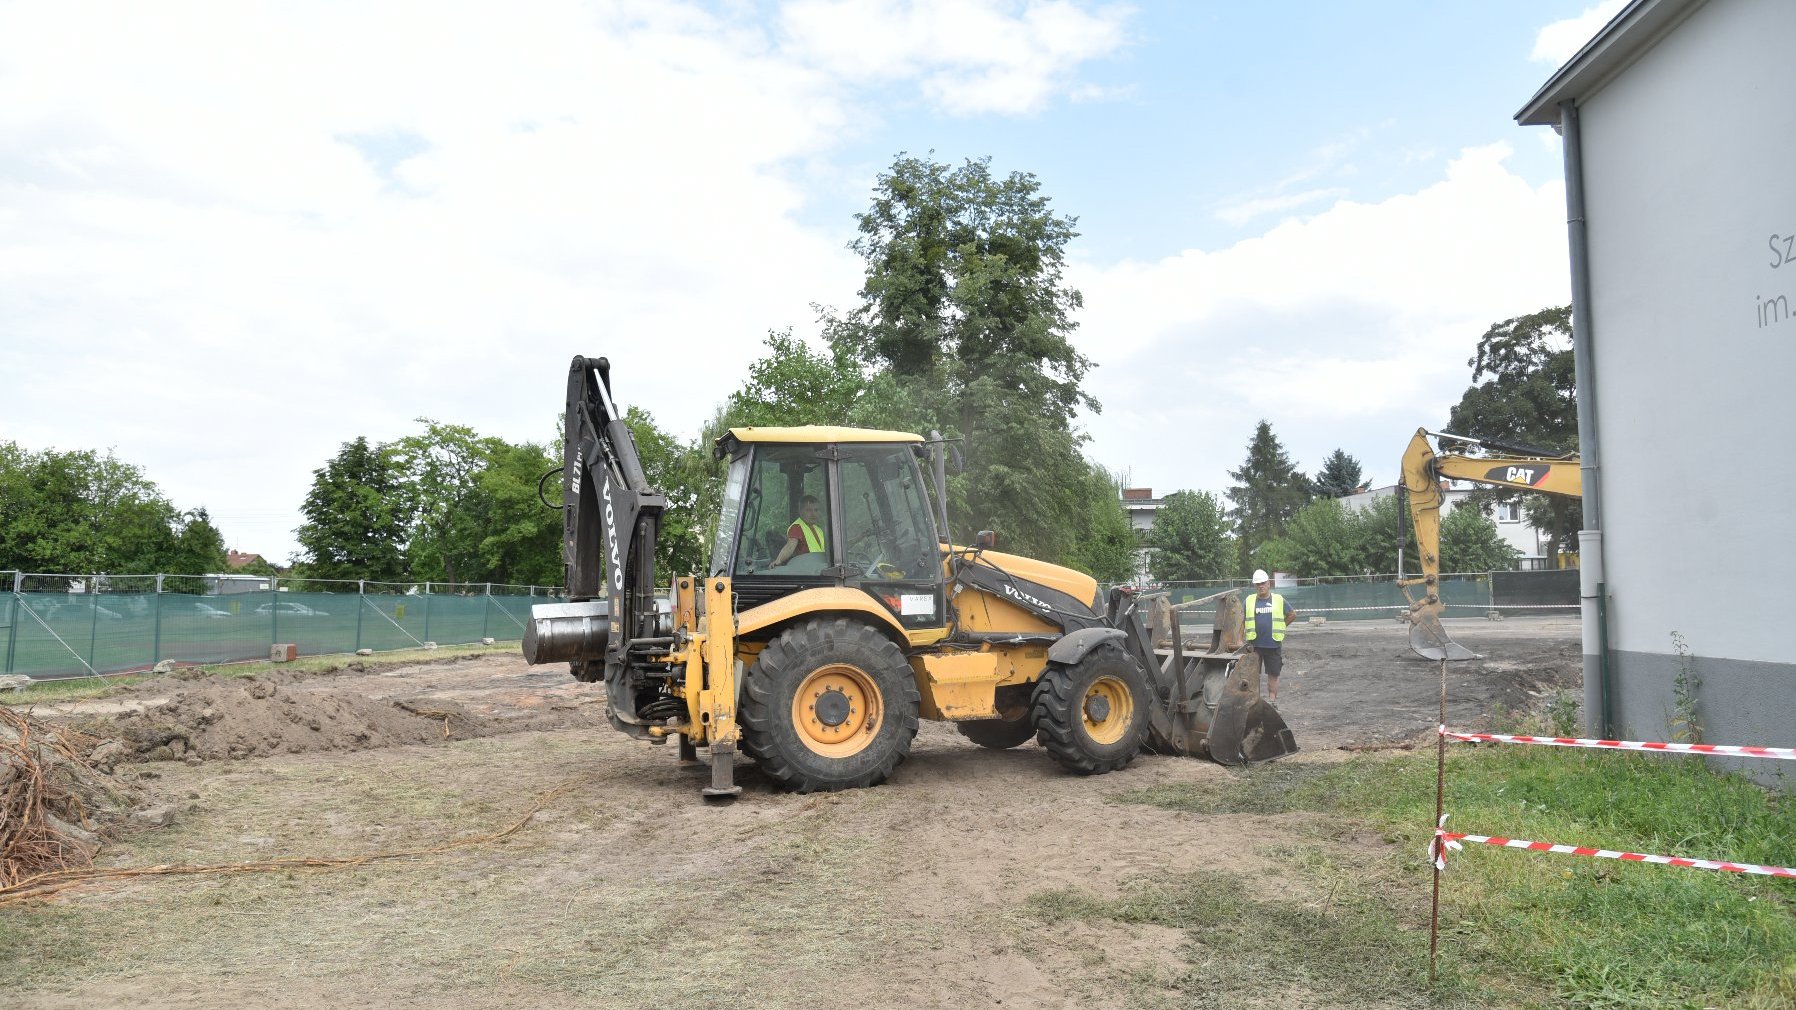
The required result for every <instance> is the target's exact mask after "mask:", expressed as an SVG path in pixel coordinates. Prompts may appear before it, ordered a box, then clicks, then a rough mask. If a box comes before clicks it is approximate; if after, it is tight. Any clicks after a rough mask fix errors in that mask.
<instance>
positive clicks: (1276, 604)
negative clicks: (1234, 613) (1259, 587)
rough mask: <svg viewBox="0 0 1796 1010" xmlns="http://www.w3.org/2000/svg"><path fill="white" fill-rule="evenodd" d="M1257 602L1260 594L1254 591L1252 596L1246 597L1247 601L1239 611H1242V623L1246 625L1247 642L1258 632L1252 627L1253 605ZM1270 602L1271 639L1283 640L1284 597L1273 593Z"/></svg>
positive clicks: (1275, 640)
mask: <svg viewBox="0 0 1796 1010" xmlns="http://www.w3.org/2000/svg"><path fill="white" fill-rule="evenodd" d="M1259 602H1260V594H1259V593H1255V594H1253V595H1252V596H1249V597H1248V598H1247V602H1246V603H1245V604H1243V605H1242V606H1241V611H1242V614H1241V616H1242V618H1243V621H1244V623H1245V624H1246V625H1247V640H1248V641H1249V642H1251V641H1253V640H1254V636H1256V635H1258V634H1259V629H1258V628H1256V627H1254V619H1253V608H1254V605H1255V604H1257V603H1259ZM1271 603H1272V640H1273V641H1274V642H1282V641H1284V640H1285V598H1284V597H1282V596H1280V595H1278V594H1277V593H1273V594H1272V600H1271Z"/></svg>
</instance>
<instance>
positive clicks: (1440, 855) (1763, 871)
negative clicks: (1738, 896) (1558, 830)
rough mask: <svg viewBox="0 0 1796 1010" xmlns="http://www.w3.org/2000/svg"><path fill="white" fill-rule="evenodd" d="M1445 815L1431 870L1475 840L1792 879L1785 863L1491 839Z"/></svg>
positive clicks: (1431, 848) (1793, 872)
mask: <svg viewBox="0 0 1796 1010" xmlns="http://www.w3.org/2000/svg"><path fill="white" fill-rule="evenodd" d="M1446 822H1447V818H1446V817H1445V816H1443V817H1441V824H1442V826H1441V827H1438V828H1436V829H1435V831H1434V840H1433V841H1431V842H1429V843H1428V859H1429V861H1430V862H1432V863H1433V864H1434V867H1435V869H1437V870H1444V869H1446V868H1447V860H1446V852H1447V851H1448V850H1451V849H1458V848H1462V846H1461V845H1460V844H1459V843H1460V841H1461V840H1464V841H1468V842H1477V843H1479V844H1480V845H1497V846H1501V847H1503V848H1506V849H1527V850H1528V851H1530V852H1559V853H1563V854H1565V855H1568V856H1595V857H1596V858H1598V859H1619V860H1622V861H1623V862H1629V863H1658V864H1660V865H1663V866H1682V867H1686V868H1688V869H1693V870H1724V871H1726V872H1728V873H1756V874H1759V875H1761V876H1767V877H1788V878H1791V879H1796V868H1792V867H1788V866H1761V865H1759V864H1757V863H1730V862H1725V861H1722V860H1719V859H1691V858H1688V857H1686V856H1649V855H1647V854H1645V853H1641V852H1617V851H1614V850H1612V849H1592V848H1589V847H1587V846H1583V845H1555V844H1553V843H1551V842H1530V841H1524V840H1523V839H1520V838H1493V837H1491V836H1490V835H1468V834H1465V833H1463V832H1459V831H1448V830H1447V829H1446V827H1445V825H1446Z"/></svg>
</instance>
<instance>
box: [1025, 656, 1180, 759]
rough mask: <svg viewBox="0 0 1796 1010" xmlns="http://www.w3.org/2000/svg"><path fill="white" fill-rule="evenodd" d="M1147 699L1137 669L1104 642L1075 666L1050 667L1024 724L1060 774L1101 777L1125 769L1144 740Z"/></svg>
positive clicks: (1144, 683) (1143, 680)
mask: <svg viewBox="0 0 1796 1010" xmlns="http://www.w3.org/2000/svg"><path fill="white" fill-rule="evenodd" d="M1152 704H1153V694H1152V692H1150V691H1149V690H1148V685H1147V678H1146V677H1145V676H1143V675H1142V672H1141V669H1140V667H1138V666H1137V665H1136V664H1135V661H1134V660H1133V659H1131V658H1129V655H1128V654H1127V653H1126V652H1124V651H1123V650H1122V648H1121V647H1120V646H1118V645H1116V644H1114V643H1110V642H1106V643H1104V644H1103V645H1099V646H1097V647H1096V648H1094V649H1092V650H1091V651H1090V652H1088V653H1086V654H1085V655H1084V657H1083V658H1081V659H1080V660H1079V661H1078V662H1077V663H1073V664H1071V665H1064V664H1060V663H1053V662H1050V663H1049V664H1048V668H1047V670H1046V671H1045V672H1044V673H1043V674H1042V676H1041V679H1040V680H1039V681H1037V682H1036V684H1035V696H1034V700H1033V702H1032V703H1031V705H1030V709H1029V711H1030V718H1031V719H1032V720H1033V722H1034V724H1035V732H1036V739H1038V740H1040V741H1041V745H1042V746H1043V747H1045V748H1046V749H1047V751H1048V753H1049V754H1050V755H1052V756H1053V758H1054V760H1055V761H1057V762H1059V763H1060V766H1061V767H1062V768H1065V769H1066V770H1067V771H1070V772H1072V773H1074V774H1076V775H1102V774H1103V773H1105V772H1113V771H1116V770H1118V769H1120V768H1123V767H1125V766H1127V765H1128V763H1129V762H1130V761H1133V760H1134V759H1135V755H1136V754H1139V753H1140V752H1141V745H1142V741H1143V740H1144V739H1146V737H1147V728H1148V713H1149V707H1150V706H1151V705H1152Z"/></svg>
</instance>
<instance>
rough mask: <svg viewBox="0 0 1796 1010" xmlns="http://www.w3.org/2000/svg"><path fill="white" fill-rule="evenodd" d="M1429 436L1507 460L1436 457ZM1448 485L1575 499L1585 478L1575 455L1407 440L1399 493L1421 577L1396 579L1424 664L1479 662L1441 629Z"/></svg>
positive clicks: (1421, 433)
mask: <svg viewBox="0 0 1796 1010" xmlns="http://www.w3.org/2000/svg"><path fill="white" fill-rule="evenodd" d="M1430 437H1432V438H1434V439H1435V440H1437V441H1438V442H1439V443H1440V444H1441V445H1442V446H1445V445H1446V444H1447V443H1449V442H1452V443H1457V444H1460V445H1464V446H1467V447H1470V448H1472V449H1476V450H1489V451H1491V452H1496V453H1508V454H1510V455H1504V456H1485V455H1473V454H1466V453H1447V452H1441V453H1436V452H1435V449H1434V445H1433V444H1431V443H1430V442H1429V439H1430ZM1447 480H1466V481H1472V482H1474V483H1478V484H1494V485H1497V486H1499V487H1511V488H1516V489H1518V490H1522V491H1541V492H1544V493H1546V494H1556V495H1565V496H1568V497H1572V498H1578V497H1582V496H1583V493H1584V477H1583V472H1582V471H1581V470H1580V469H1579V463H1578V454H1577V453H1564V454H1561V455H1553V454H1551V453H1549V452H1547V451H1546V450H1542V449H1535V448H1533V447H1530V446H1517V445H1505V444H1503V443H1500V442H1493V441H1490V440H1488V439H1476V438H1467V437H1465V436H1463V435H1454V434H1451V433H1448V432H1433V431H1429V430H1428V429H1426V428H1418V429H1416V433H1415V435H1414V436H1412V437H1411V438H1410V440H1409V445H1408V447H1406V448H1405V449H1404V451H1403V490H1404V492H1405V493H1406V494H1407V495H1408V497H1409V514H1410V519H1411V520H1412V521H1413V522H1414V524H1415V528H1416V554H1417V555H1418V558H1419V560H1420V563H1421V566H1422V572H1421V575H1420V576H1418V577H1416V578H1412V579H1406V578H1403V577H1402V576H1401V575H1399V577H1398V579H1397V585H1398V586H1399V587H1401V588H1402V590H1403V598H1404V599H1405V600H1406V601H1408V603H1409V647H1410V648H1411V649H1412V650H1414V652H1415V653H1416V655H1418V656H1421V657H1422V658H1423V659H1433V660H1441V659H1452V660H1458V659H1478V658H1479V656H1478V654H1477V653H1475V652H1473V651H1472V650H1470V649H1468V648H1466V647H1465V646H1463V645H1460V644H1459V643H1458V642H1455V641H1453V639H1452V637H1451V636H1449V635H1448V634H1447V629H1446V628H1445V627H1443V626H1442V625H1441V612H1442V611H1443V610H1445V609H1446V606H1445V604H1443V603H1442V602H1441V597H1440V573H1441V558H1440V552H1441V506H1442V504H1444V503H1445V501H1446V495H1445V494H1443V493H1442V490H1441V483H1442V482H1443V481H1447Z"/></svg>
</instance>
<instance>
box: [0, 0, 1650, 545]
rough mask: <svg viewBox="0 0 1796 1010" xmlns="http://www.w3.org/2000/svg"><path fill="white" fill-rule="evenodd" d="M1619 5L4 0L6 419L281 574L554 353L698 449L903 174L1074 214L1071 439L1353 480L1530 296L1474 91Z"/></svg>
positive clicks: (541, 438)
mask: <svg viewBox="0 0 1796 1010" xmlns="http://www.w3.org/2000/svg"><path fill="white" fill-rule="evenodd" d="M1621 6H1622V3H1621V0H1603V2H1601V3H1597V4H1594V5H1593V4H1592V3H1591V2H1590V0H1511V2H1506V3H1501V4H1487V3H1439V2H1436V0H1429V2H1408V0H1378V2H1367V3H1358V4H1336V3H1327V2H1323V0H1311V2H1290V0H1286V2H1274V0H1268V2H1264V3H1257V4H1240V3H1225V2H1207V0H1206V2H1185V3H1170V2H1167V3H1148V2H1140V3H1114V2H1105V0H1055V2H1015V0H954V2H949V0H915V2H898V0H864V2H846V0H788V2H783V3H776V2H769V0H763V2H751V0H715V2H709V3H699V2H693V3H681V2H673V0H659V2H635V0H617V2H576V0H541V2H534V3H530V4H513V5H499V4H469V5H446V4H439V3H424V2H418V3H399V2H392V3H385V2H383V3H328V2H327V3H309V4H297V5H296V4H254V3H247V2H226V0H217V2H213V3H183V2H178V0H177V2H168V3H159V4H130V3H126V2H123V0H117V2H112V3H82V2H68V0H52V2H41V3H40V2H15V0H0V441H13V442H17V443H19V444H20V445H21V446H23V447H24V448H26V449H29V450H32V451H42V450H47V449H56V450H63V451H67V450H75V449H111V450H112V451H113V452H115V453H116V455H117V456H118V457H119V458H121V459H123V460H125V461H127V462H130V463H133V464H136V465H137V466H139V467H141V468H143V470H144V471H145V472H146V474H147V475H148V476H149V477H150V478H151V479H152V480H153V481H155V482H156V483H157V484H158V485H159V486H160V487H161V489H162V490H163V491H164V493H166V494H167V495H168V497H169V498H170V499H171V500H172V501H173V502H174V503H175V505H176V506H177V507H179V508H182V509H190V508H195V507H202V506H203V507H204V508H206V509H207V510H208V511H209V512H210V514H211V516H212V518H213V520H214V522H215V523H216V524H217V525H218V527H219V528H220V530H221V531H222V532H223V533H224V535H225V539H226V542H227V544H228V545H229V546H231V547H232V548H235V549H240V550H244V551H248V552H254V553H259V554H262V555H264V556H265V557H268V558H269V559H270V560H274V561H276V562H282V561H285V560H287V559H288V558H289V557H290V556H292V555H293V554H294V553H295V551H296V550H297V542H296V540H295V539H294V537H293V529H294V527H296V526H298V525H299V524H300V522H301V521H302V517H301V516H300V514H299V509H300V505H301V503H302V502H303V501H304V498H305V495H306V491H307V489H308V488H309V487H310V484H311V480H312V474H313V471H314V470H316V469H318V468H319V467H322V466H323V465H324V464H325V462H326V461H328V460H329V459H330V458H331V457H332V456H333V455H335V453H336V452H337V451H338V449H339V448H340V447H341V445H342V444H343V443H345V442H348V441H351V440H353V439H355V438H356V437H358V436H366V437H368V438H369V439H370V440H371V441H375V442H381V441H388V440H391V439H395V438H399V437H401V436H403V435H406V434H410V433H413V432H415V431H417V430H419V425H418V423H417V419H418V418H423V417H429V418H433V419H436V420H439V421H445V422H450V423H456V424H463V425H467V426H470V427H472V428H474V429H475V430H476V431H478V432H480V433H481V434H486V435H497V436H500V437H503V438H506V439H509V440H512V441H524V440H530V441H537V442H549V441H551V440H552V439H553V438H554V432H555V420H556V415H557V413H558V412H559V411H560V410H561V408H562V400H563V398H564V387H565V381H566V379H565V376H566V370H567V365H568V361H569V359H570V358H571V357H572V356H573V355H575V354H585V355H605V356H608V357H609V358H611V360H612V362H613V373H612V374H613V385H614V390H615V392H616V394H617V397H618V399H619V400H620V402H621V403H623V404H634V405H637V406H640V407H642V408H644V409H646V410H648V411H649V412H650V413H651V414H653V415H654V417H655V418H656V420H657V421H658V422H659V423H660V424H661V426H662V427H663V428H665V429H667V430H669V431H671V432H673V433H675V434H677V435H679V436H681V437H683V438H693V437H696V436H697V434H698V431H699V427H700V425H701V424H702V423H703V422H704V420H705V419H707V418H708V417H709V416H710V415H711V414H712V413H713V412H714V410H715V408H716V407H717V406H718V405H719V404H720V403H721V402H722V401H723V400H724V398H725V397H726V396H728V394H729V393H730V392H731V391H732V390H733V389H735V388H736V387H737V385H738V383H739V377H740V376H741V375H742V374H743V372H744V369H745V366H746V365H747V364H748V363H749V362H750V361H752V360H754V359H755V358H757V357H759V356H760V355H761V353H762V351H763V350H764V347H763V346H762V340H763V339H764V337H765V335H766V334H767V332H768V331H770V330H776V329H784V328H787V327H790V328H791V329H792V330H793V331H794V332H795V333H796V334H798V335H800V336H802V337H804V338H806V339H810V340H813V341H815V340H816V339H817V333H818V328H817V324H816V316H817V312H816V309H815V306H819V305H821V306H833V307H836V308H842V309H846V308H848V307H851V306H852V305H853V304H854V303H855V301H856V292H857V290H858V289H859V285H860V280H861V264H860V262H859V260H858V259H857V258H856V257H855V255H854V254H853V253H852V252H851V251H850V250H849V249H848V243H849V241H850V240H851V239H852V238H853V237H854V233H855V232H854V229H855V222H854V215H855V214H856V213H857V212H858V211H861V210H863V209H865V208H866V206H867V205H868V202H869V200H870V198H871V193H872V188H873V185H874V180H875V178H876V177H877V175H878V173H879V172H880V171H881V170H882V169H883V168H886V167H888V166H889V165H891V163H892V161H893V159H894V158H895V157H896V156H897V155H898V154H900V153H910V154H914V155H929V154H931V152H933V157H935V158H936V159H937V160H938V161H944V162H949V163H958V162H960V161H962V160H964V159H968V158H980V157H989V158H990V159H991V165H992V168H993V170H994V171H996V172H999V173H1009V172H1013V171H1020V172H1027V173H1031V174H1033V175H1034V176H1035V177H1036V178H1037V179H1038V180H1039V181H1040V183H1041V191H1042V193H1043V194H1044V195H1046V196H1047V197H1049V198H1050V199H1051V201H1052V205H1053V208H1054V209H1055V210H1056V211H1057V212H1059V213H1062V214H1066V215H1070V216H1072V217H1075V218H1076V219H1077V221H1078V231H1079V237H1078V238H1077V239H1075V240H1074V241H1073V243H1072V244H1071V245H1070V247H1069V249H1068V257H1069V268H1068V271H1067V281H1068V283H1070V284H1071V285H1072V286H1074V287H1076V288H1078V289H1079V290H1080V291H1081V292H1082V293H1083V295H1084V307H1083V309H1082V310H1081V311H1080V313H1079V314H1078V316H1077V322H1078V324H1079V328H1078V331H1077V333H1076V334H1075V336H1074V342H1075V344H1076V345H1077V346H1078V348H1079V349H1080V350H1081V351H1082V353H1084V354H1085V355H1087V356H1088V357H1089V358H1090V359H1091V360H1092V361H1093V362H1094V363H1095V364H1096V367H1095V368H1093V369H1092V371H1091V372H1090V374H1089V375H1088V377H1087V388H1088V391H1089V392H1090V393H1091V394H1092V395H1093V396H1094V397H1095V398H1096V399H1097V400H1098V401H1099V403H1100V404H1101V405H1102V410H1101V412H1100V413H1097V414H1093V415H1087V416H1084V417H1082V418H1081V419H1080V423H1081V425H1082V427H1083V429H1084V430H1085V432H1086V433H1087V434H1088V435H1089V441H1088V442H1087V444H1086V451H1087V454H1088V455H1089V456H1090V457H1091V458H1092V459H1093V460H1095V461H1097V462H1099V463H1102V464H1103V465H1105V466H1107V467H1109V468H1111V469H1112V470H1114V471H1119V472H1121V473H1124V474H1126V475H1127V476H1128V478H1129V480H1130V483H1131V484H1132V485H1134V486H1145V487H1152V488H1153V489H1154V490H1155V492H1156V493H1157V494H1164V493H1168V492H1171V491H1174V490H1180V489H1192V490H1208V491H1213V492H1218V493H1220V492H1222V491H1223V490H1224V489H1225V488H1226V487H1227V485H1228V484H1229V478H1228V475H1227V471H1228V470H1230V469H1231V468H1234V467H1237V466H1239V465H1240V463H1241V461H1242V459H1243V458H1244V457H1245V455H1246V447H1247V443H1248V440H1249V438H1250V437H1251V436H1252V434H1253V429H1254V427H1255V425H1256V424H1257V422H1258V421H1260V420H1261V419H1265V420H1267V421H1269V422H1271V424H1272V427H1273V431H1274V433H1275V434H1277V435H1278V437H1279V439H1280V440H1281V442H1282V443H1283V444H1284V445H1285V447H1286V449H1287V450H1288V451H1289V453H1290V455H1291V457H1292V458H1293V460H1294V461H1295V462H1296V463H1297V465H1298V466H1299V467H1300V468H1302V469H1304V470H1305V471H1307V472H1312V473H1313V472H1314V471H1315V470H1316V469H1317V468H1319V467H1320V466H1321V464H1322V461H1323V459H1324V458H1325V457H1326V456H1327V455H1328V454H1329V453H1330V452H1332V451H1333V450H1335V449H1337V448H1339V449H1344V450H1345V451H1346V452H1348V453H1349V454H1351V455H1353V456H1355V457H1357V458H1358V459H1359V460H1360V461H1361V462H1362V464H1363V466H1364V468H1365V471H1366V475H1367V476H1368V477H1369V478H1371V480H1372V481H1373V482H1374V483H1377V484H1386V483H1390V482H1392V481H1393V480H1394V479H1395V477H1396V470H1397V460H1398V458H1399V456H1400V454H1401V451H1402V447H1403V445H1404V443H1405V442H1406V441H1407V440H1408V437H1409V435H1410V434H1411V433H1412V432H1413V431H1414V430H1415V429H1416V428H1417V427H1424V426H1425V427H1430V428H1437V427H1439V426H1441V425H1442V424H1443V423H1444V421H1445V418H1446V415H1447V412H1448V409H1449V408H1450V407H1451V406H1452V405H1453V404H1454V403H1456V402H1457V401H1458V399H1459V396H1460V394H1461V393H1462V392H1463V391H1464V390H1465V388H1466V386H1467V385H1468V384H1469V383H1470V379H1471V373H1470V368H1469V367H1468V365H1467V360H1468V359H1469V358H1470V357H1471V356H1472V353H1473V351H1474V349H1475V347H1476V345H1477V341H1478V338H1479V336H1480V335H1481V334H1482V333H1483V332H1484V331H1485V330H1486V329H1487V328H1488V327H1489V326H1490V325H1491V324H1493V323H1496V322H1498V321H1501V320H1503V319H1507V318H1511V317H1514V316H1518V315H1522V314H1525V313H1528V312H1532V311H1535V310H1537V309H1540V308H1543V307H1546V306H1549V305H1561V304H1565V303H1566V302H1567V301H1568V300H1569V290H1570V282H1569V268H1568V265H1567V257H1566V246H1565V204H1564V185H1563V181H1562V169H1561V161H1560V158H1561V155H1560V148H1559V141H1558V138H1557V137H1556V136H1555V134H1554V133H1553V131H1551V130H1550V129H1545V128H1539V127H1534V128H1522V127H1518V126H1517V125H1516V124H1515V122H1514V120H1513V118H1512V117H1513V116H1514V114H1515V112H1516V111H1517V110H1518V109H1520V108H1521V106H1522V105H1523V104H1524V103H1525V102H1526V101H1527V99H1528V98H1529V97H1530V96H1531V95H1533V94H1534V92H1535V91H1536V90H1537V89H1538V88H1539V87H1540V86H1541V85H1542V84H1543V83H1545V82H1546V80H1547V79H1548V78H1549V77H1550V76H1551V75H1552V73H1553V72H1554V70H1555V69H1557V67H1558V66H1559V65H1560V64H1561V63H1562V62H1563V61H1564V60H1566V59H1567V58H1569V57H1570V56H1571V55H1572V54H1573V53H1575V52H1576V51H1577V50H1578V48H1579V47H1580V46H1582V45H1583V43H1584V42H1586V41H1587V40H1588V39H1589V38H1590V37H1591V36H1592V35H1593V34H1594V33H1595V32H1596V31H1597V30H1599V29H1600V28H1601V27H1602V25H1603V24H1604V23H1605V22H1606V21H1607V20H1608V19H1609V18H1610V17H1611V16H1613V15H1614V14H1615V13H1616V12H1617V11H1618V10H1619V9H1620V8H1621Z"/></svg>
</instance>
